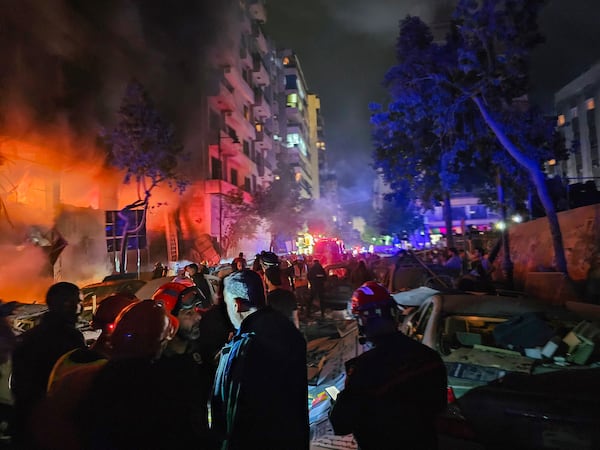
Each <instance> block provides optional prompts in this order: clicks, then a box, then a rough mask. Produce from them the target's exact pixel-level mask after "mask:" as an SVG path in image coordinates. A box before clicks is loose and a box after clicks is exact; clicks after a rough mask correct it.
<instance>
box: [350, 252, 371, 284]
mask: <svg viewBox="0 0 600 450" xmlns="http://www.w3.org/2000/svg"><path fill="white" fill-rule="evenodd" d="M373 278H374V275H373V273H372V272H371V271H370V270H369V269H368V268H367V265H366V264H365V262H364V261H363V260H362V259H361V260H360V261H359V262H358V265H357V266H356V268H354V269H353V270H352V272H351V273H350V282H351V283H352V287H353V288H354V289H356V288H358V287H360V286H362V285H363V283H366V282H367V281H371V280H373Z"/></svg>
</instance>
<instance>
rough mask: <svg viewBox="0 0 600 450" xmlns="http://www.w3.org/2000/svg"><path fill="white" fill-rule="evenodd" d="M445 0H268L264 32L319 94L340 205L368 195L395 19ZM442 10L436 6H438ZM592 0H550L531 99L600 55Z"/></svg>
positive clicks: (436, 11)
mask: <svg viewBox="0 0 600 450" xmlns="http://www.w3.org/2000/svg"><path fill="white" fill-rule="evenodd" d="M447 3H448V2H447V1H445V0H370V1H368V2H365V1H364V0H303V1H302V2H299V1H297V0H269V1H268V5H267V7H268V23H267V32H268V35H269V36H271V37H272V38H273V39H274V40H275V42H276V45H277V46H278V47H291V48H293V49H294V50H295V51H296V52H297V54H298V56H299V57H300V62H301V65H302V68H303V71H304V74H305V77H306V79H307V82H308V85H309V86H308V87H309V90H311V91H313V92H314V93H316V94H318V95H319V96H320V97H321V112H322V113H323V115H324V118H325V137H326V140H327V151H328V155H329V157H328V160H329V162H330V165H331V166H332V168H334V169H335V171H336V173H337V175H338V180H339V185H340V201H341V202H342V205H347V207H352V208H353V207H354V204H355V203H356V202H358V201H360V200H367V199H370V197H371V189H372V185H373V171H372V170H371V169H370V168H369V165H370V163H371V142H370V125H369V110H368V104H369V102H372V101H375V102H385V98H386V92H385V90H384V89H383V88H382V87H381V80H382V79H383V76H384V74H385V72H386V71H387V69H388V68H389V67H390V66H392V65H393V64H394V62H395V55H394V45H395V42H396V38H397V36H398V23H399V21H400V20H401V19H403V18H404V17H405V16H406V15H407V14H411V15H414V16H420V17H421V18H422V19H424V20H425V21H429V20H431V19H432V18H434V17H439V15H440V14H443V11H444V10H447V9H448V7H447V6H446V5H447ZM440 11H441V12H440ZM599 13H600V1H598V0H568V1H567V0H550V1H549V2H548V3H547V5H546V6H545V8H544V10H543V11H542V15H541V17H540V27H541V30H542V33H543V34H544V36H545V38H546V43H545V44H543V45H541V46H540V47H539V48H538V49H537V50H536V52H535V54H534V58H533V61H532V73H531V77H532V87H533V90H532V93H531V99H532V100H533V101H534V102H536V103H538V104H539V105H541V106H542V107H544V108H545V109H547V110H549V111H550V110H551V108H552V96H553V93H554V92H555V91H556V90H558V89H560V88H561V87H562V86H564V85H565V84H566V83H568V82H569V81H570V80H572V79H573V78H574V77H576V76H577V75H578V74H579V73H581V72H582V71H583V70H585V69H586V68H588V67H590V66H591V65H592V64H593V63H594V62H596V61H598V60H600V27H599V26H598V17H599Z"/></svg>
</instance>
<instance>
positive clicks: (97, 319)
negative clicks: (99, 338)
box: [91, 292, 139, 334]
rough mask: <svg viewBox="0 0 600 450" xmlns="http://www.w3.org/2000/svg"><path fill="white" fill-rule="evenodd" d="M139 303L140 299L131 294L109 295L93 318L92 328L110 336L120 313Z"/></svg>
mask: <svg viewBox="0 0 600 450" xmlns="http://www.w3.org/2000/svg"><path fill="white" fill-rule="evenodd" d="M138 301H139V299H138V298H137V297H136V296H135V295H133V294H130V293H129V292H120V293H117V294H112V295H109V296H108V297H106V298H105V299H104V300H102V301H101V302H100V305H98V308H97V309H96V312H95V313H94V317H93V318H92V323H91V325H92V328H93V329H94V330H102V332H103V333H108V334H110V333H111V332H112V330H113V329H114V327H115V319H116V318H117V316H118V315H119V313H120V312H121V311H122V310H123V309H125V308H126V307H127V306H129V305H131V304H132V303H135V302H138Z"/></svg>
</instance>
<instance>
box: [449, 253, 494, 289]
mask: <svg viewBox="0 0 600 450" xmlns="http://www.w3.org/2000/svg"><path fill="white" fill-rule="evenodd" d="M492 271H493V267H492V265H491V264H490V262H489V260H488V259H487V258H486V257H485V250H484V249H483V248H481V247H477V248H475V249H474V250H473V252H472V254H471V266H470V270H469V272H468V273H467V274H465V275H464V276H463V277H461V278H460V280H458V283H457V287H458V288H459V289H461V290H463V291H475V292H493V291H494V290H495V287H494V284H493V282H492V276H491V273H492Z"/></svg>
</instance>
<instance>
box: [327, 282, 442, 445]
mask: <svg viewBox="0 0 600 450" xmlns="http://www.w3.org/2000/svg"><path fill="white" fill-rule="evenodd" d="M397 312H398V309H397V308H396V306H395V303H394V300H393V298H392V297H391V295H390V293H389V292H388V291H387V289H385V287H383V286H382V285H381V284H379V283H377V282H375V281H368V282H366V283H364V284H363V285H362V286H361V287H360V288H358V289H357V290H356V291H354V294H353V295H352V313H353V314H354V316H355V317H356V320H357V322H358V328H359V333H360V334H361V342H365V343H369V344H370V345H371V346H372V348H371V349H370V350H368V351H366V352H364V353H362V354H361V355H359V356H358V357H356V358H353V359H351V360H349V361H347V362H346V385H345V388H344V390H343V391H342V392H340V394H339V395H338V396H337V399H336V401H335V402H334V405H333V408H332V410H331V413H330V420H331V424H332V425H333V430H334V432H335V434H341V435H343V434H350V433H353V434H354V438H355V439H356V442H357V443H358V446H359V447H360V448H361V450H386V449H398V448H400V447H401V448H410V449H412V450H419V449H427V450H431V449H435V448H437V437H436V431H435V417H436V415H437V414H438V413H440V412H442V411H443V410H444V409H445V407H446V401H447V394H446V369H445V366H444V364H443V362H442V360H441V358H440V356H439V355H438V353H437V352H435V351H434V350H432V349H431V348H429V347H427V346H425V345H423V344H421V343H419V342H417V341H414V340H412V339H410V338H409V337H407V336H405V335H404V334H402V333H401V332H399V331H398V328H397Z"/></svg>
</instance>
